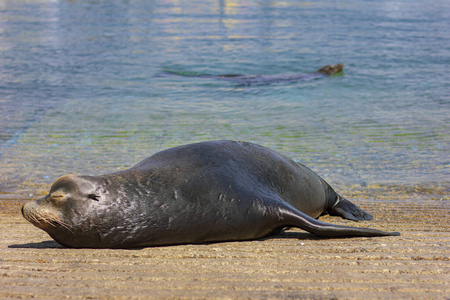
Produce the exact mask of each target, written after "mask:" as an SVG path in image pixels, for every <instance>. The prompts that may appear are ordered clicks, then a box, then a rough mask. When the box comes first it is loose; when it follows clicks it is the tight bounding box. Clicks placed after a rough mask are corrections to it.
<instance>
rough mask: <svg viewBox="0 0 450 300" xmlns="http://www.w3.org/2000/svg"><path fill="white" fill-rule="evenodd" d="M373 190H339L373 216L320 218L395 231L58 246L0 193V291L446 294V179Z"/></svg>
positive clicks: (101, 295)
mask: <svg viewBox="0 0 450 300" xmlns="http://www.w3.org/2000/svg"><path fill="white" fill-rule="evenodd" d="M375 190H376V191H375ZM379 192H380V191H379V189H370V188H368V189H365V190H362V191H358V190H352V191H348V192H346V193H343V194H344V196H346V197H348V198H350V199H352V200H353V201H354V202H355V203H356V204H358V205H360V206H361V207H362V208H363V209H365V210H367V211H369V212H371V213H372V214H373V215H374V216H375V219H374V220H373V221H370V222H365V223H353V222H350V221H344V220H341V219H339V218H334V217H333V218H332V217H325V218H322V219H323V220H325V221H328V222H332V223H336V224H351V225H357V226H369V227H373V228H379V229H383V230H391V231H393V230H396V231H400V232H401V234H402V235H401V236H399V237H382V238H352V239H318V238H315V237H314V236H312V235H310V234H307V233H305V232H301V231H297V230H289V231H286V232H285V233H283V234H281V235H278V236H275V237H271V238H267V239H264V240H258V241H248V242H228V243H215V244H207V245H181V246H171V247H155V248H145V249H139V250H110V249H100V250H97V249H96V250H90V249H67V248H64V247H62V246H60V245H59V244H57V243H56V242H54V241H53V240H52V239H51V238H50V237H49V236H48V235H47V234H46V233H45V232H43V231H41V230H39V229H37V228H35V227H33V226H32V225H31V224H29V223H28V222H27V221H25V219H23V218H22V216H21V214H20V207H21V205H22V204H23V203H25V201H23V200H2V201H1V202H0V209H1V210H0V228H1V230H0V236H1V239H0V252H1V254H0V257H1V258H0V285H1V287H2V288H1V290H0V298H2V299H5V298H6V299H7V298H37V299H44V298H45V299H145V298H223V299H238V298H247V299H248V298H259V299H267V298H271V299H273V298H280V299H289V298H296V299H362V298H364V299H382V298H383V299H449V297H450V286H449V282H450V275H449V271H450V264H449V253H450V250H449V249H450V248H449V238H450V230H449V223H448V213H449V208H450V206H449V204H448V200H449V199H448V195H446V193H447V192H448V189H446V188H433V189H430V190H424V189H420V190H419V189H414V188H411V189H410V190H407V191H406V190H404V189H402V190H400V189H395V188H393V189H389V190H387V189H386V190H385V191H383V192H382V193H381V196H380V193H379ZM374 193H377V194H378V195H377V200H375V196H374Z"/></svg>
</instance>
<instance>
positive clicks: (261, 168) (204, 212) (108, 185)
mask: <svg viewBox="0 0 450 300" xmlns="http://www.w3.org/2000/svg"><path fill="white" fill-rule="evenodd" d="M326 213H328V214H330V215H334V216H341V217H342V218H345V219H350V220H355V221H358V220H369V219H372V216H371V215H370V214H368V213H366V212H364V211H363V210H362V209H360V208H359V207H357V206H356V205H354V204H353V203H351V202H350V201H348V200H346V199H344V198H343V197H342V196H340V195H338V194H337V193H336V192H335V191H334V190H333V189H332V188H331V187H330V186H329V185H328V184H327V183H326V182H325V180H323V179H322V178H320V177H319V175H317V174H316V173H314V172H313V171H311V170H310V169H309V168H307V167H306V166H304V165H302V164H299V163H296V162H294V161H292V160H291V159H289V158H287V157H286V156H284V155H282V154H279V153H277V152H275V151H272V150H269V149H268V148H265V147H262V146H259V145H256V144H252V143H247V142H236V141H210V142H202V143H196V144H189V145H184V146H179V147H175V148H170V149H167V150H164V151H161V152H159V153H156V154H154V155H153V156H150V157H149V158H147V159H144V160H143V161H141V162H140V163H138V164H136V165H135V166H133V167H131V168H130V169H127V170H124V171H120V172H116V173H112V174H107V175H101V176H74V175H65V176H62V177H60V178H59V179H57V180H56V181H55V182H54V183H53V185H52V187H51V189H50V192H49V194H48V195H47V196H45V197H44V198H42V199H39V200H35V201H32V202H29V203H27V204H25V205H24V206H23V208H22V214H23V216H24V217H25V219H27V220H28V221H29V222H31V223H32V224H33V225H35V226H37V227H38V228H41V229H43V230H45V231H46V232H47V233H48V234H49V235H50V236H51V237H52V238H53V239H55V240H56V241H57V242H58V243H60V244H62V245H64V246H67V247H76V248H80V247H82V248H135V247H145V246H159V245H173V244H187V243H206V242H219V241H235V240H252V239H258V238H262V237H265V236H268V235H271V234H273V233H276V232H278V231H280V230H282V229H283V228H286V227H298V228H301V229H303V230H306V231H308V232H310V233H312V234H315V235H317V236H321V237H352V236H361V237H362V236H365V237H373V236H387V235H398V234H399V233H396V232H384V231H380V230H376V229H370V228H357V227H349V226H339V225H333V224H328V223H324V222H321V221H319V220H316V219H315V218H318V217H319V216H320V215H323V214H326Z"/></svg>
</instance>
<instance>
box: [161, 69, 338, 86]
mask: <svg viewBox="0 0 450 300" xmlns="http://www.w3.org/2000/svg"><path fill="white" fill-rule="evenodd" d="M343 69H344V65H343V64H337V65H327V66H325V67H322V68H320V69H319V70H317V71H316V72H312V73H299V74H298V73H296V74H286V75H239V74H223V75H202V74H187V73H181V72H174V71H165V72H164V74H166V75H177V76H185V77H199V78H214V79H222V80H228V81H233V82H236V83H238V84H239V85H265V84H272V83H279V82H296V81H307V80H312V79H317V78H321V77H325V76H329V75H334V74H338V73H341V72H342V70H343Z"/></svg>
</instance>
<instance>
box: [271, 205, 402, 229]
mask: <svg viewBox="0 0 450 300" xmlns="http://www.w3.org/2000/svg"><path fill="white" fill-rule="evenodd" d="M283 206H284V205H283ZM355 206H356V205H355ZM279 209H280V216H281V218H282V220H283V223H284V225H285V227H298V228H300V229H303V230H306V231H308V232H310V233H312V234H314V235H317V236H320V237H373V236H390V235H400V233H398V232H387V231H381V230H377V229H372V228H359V227H351V226H341V225H335V224H329V223H325V222H322V221H319V220H317V219H314V218H312V217H310V216H308V215H307V214H305V213H303V212H301V211H299V210H297V209H296V208H294V207H292V206H290V205H289V204H286V205H285V206H284V207H280V208H279Z"/></svg>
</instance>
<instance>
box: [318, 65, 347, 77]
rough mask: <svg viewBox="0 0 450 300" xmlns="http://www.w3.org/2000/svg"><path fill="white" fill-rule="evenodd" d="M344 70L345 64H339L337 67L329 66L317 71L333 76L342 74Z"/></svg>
mask: <svg viewBox="0 0 450 300" xmlns="http://www.w3.org/2000/svg"><path fill="white" fill-rule="evenodd" d="M343 69H344V65H343V64H337V65H328V66H325V67H322V68H320V69H319V70H317V72H319V73H322V74H325V75H333V74H337V73H340V72H342V70H343Z"/></svg>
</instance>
